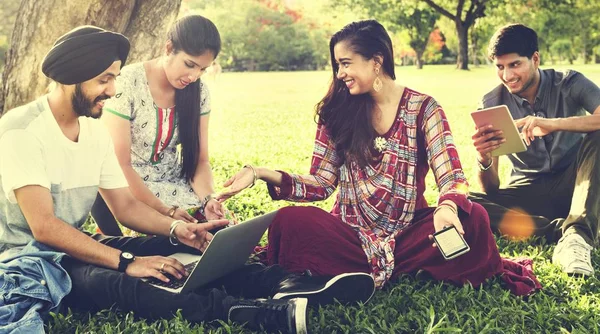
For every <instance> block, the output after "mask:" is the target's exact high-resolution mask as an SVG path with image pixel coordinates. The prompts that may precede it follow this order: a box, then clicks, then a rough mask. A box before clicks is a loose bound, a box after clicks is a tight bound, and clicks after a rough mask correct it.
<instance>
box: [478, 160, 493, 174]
mask: <svg viewBox="0 0 600 334" xmlns="http://www.w3.org/2000/svg"><path fill="white" fill-rule="evenodd" d="M477 164H478V165H479V170H480V171H482V172H485V171H486V170H488V169H490V167H492V165H493V164H494V158H492V161H491V162H490V164H489V165H487V166H484V165H483V163H481V161H479V159H477Z"/></svg>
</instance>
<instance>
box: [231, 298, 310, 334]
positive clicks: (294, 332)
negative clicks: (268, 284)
mask: <svg viewBox="0 0 600 334" xmlns="http://www.w3.org/2000/svg"><path fill="white" fill-rule="evenodd" d="M306 305H307V300H306V298H294V299H290V300H275V299H247V300H238V301H237V302H235V303H234V304H233V305H232V306H231V308H230V309H229V312H228V315H227V319H228V320H230V321H232V322H236V323H239V324H245V326H247V327H248V328H249V329H252V330H261V329H262V330H266V331H268V332H274V331H281V332H282V333H290V334H306V333H307V328H306Z"/></svg>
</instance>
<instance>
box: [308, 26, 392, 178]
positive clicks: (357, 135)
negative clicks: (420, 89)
mask: <svg viewBox="0 0 600 334" xmlns="http://www.w3.org/2000/svg"><path fill="white" fill-rule="evenodd" d="M340 42H345V43H346V45H347V46H348V48H349V49H350V50H352V51H353V52H354V53H356V54H359V55H361V56H362V57H363V58H364V59H367V60H368V59H372V58H373V57H375V56H377V55H379V56H381V57H382V58H383V63H382V65H381V68H382V70H383V72H384V73H385V74H386V75H388V76H389V77H391V78H392V79H396V74H395V72H394V51H393V49H392V40H391V39H390V36H389V35H388V33H387V31H385V28H384V27H383V26H382V25H381V24H380V23H379V22H377V21H375V20H364V21H357V22H352V23H350V24H348V25H346V26H345V27H344V28H342V30H340V31H338V32H336V33H335V34H334V35H333V36H332V37H331V41H330V42H329V52H330V54H331V69H332V74H333V80H332V82H331V85H330V86H329V91H328V92H327V94H326V95H325V97H324V98H323V99H322V100H321V101H320V102H319V103H318V104H317V106H316V116H317V118H318V122H319V123H320V124H323V125H324V126H325V128H326V129H327V131H328V133H329V136H330V137H331V139H332V140H333V143H334V145H335V149H336V152H337V153H338V156H339V157H340V159H341V161H340V163H344V162H345V161H346V160H349V161H356V162H357V163H358V164H359V166H361V167H364V166H365V165H366V164H367V163H368V162H369V160H370V159H371V158H372V154H371V150H370V147H371V146H372V142H373V139H374V138H375V133H376V132H375V129H374V128H373V124H372V121H371V113H372V111H373V109H374V108H375V101H374V100H373V97H372V96H371V95H370V94H368V93H367V94H360V95H351V94H350V92H349V91H348V88H347V87H346V85H345V84H344V82H343V81H341V80H338V79H337V72H338V65H337V63H336V60H335V55H334V52H333V48H334V47H335V45H336V44H338V43H340Z"/></svg>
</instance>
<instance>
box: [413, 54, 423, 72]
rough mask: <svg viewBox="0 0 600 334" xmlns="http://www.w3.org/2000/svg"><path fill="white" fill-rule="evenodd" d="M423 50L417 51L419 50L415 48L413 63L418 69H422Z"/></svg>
mask: <svg viewBox="0 0 600 334" xmlns="http://www.w3.org/2000/svg"><path fill="white" fill-rule="evenodd" d="M424 52H425V51H420V52H419V51H417V50H415V53H416V56H417V57H416V58H417V61H416V63H415V65H416V66H417V69H418V70H422V69H423V53H424Z"/></svg>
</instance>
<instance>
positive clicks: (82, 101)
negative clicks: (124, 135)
mask: <svg viewBox="0 0 600 334" xmlns="http://www.w3.org/2000/svg"><path fill="white" fill-rule="evenodd" d="M120 71H121V61H120V60H117V61H115V62H114V63H112V65H111V66H110V67H109V68H107V69H106V70H105V71H104V72H102V73H100V75H98V76H96V77H95V78H93V79H90V80H88V81H85V82H83V83H80V84H76V85H75V88H74V90H73V95H72V97H71V103H72V105H73V111H75V113H77V115H79V116H86V117H92V118H100V116H102V108H103V107H104V101H105V100H107V99H109V98H111V97H113V96H114V95H115V79H116V77H117V75H119V73H120Z"/></svg>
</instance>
